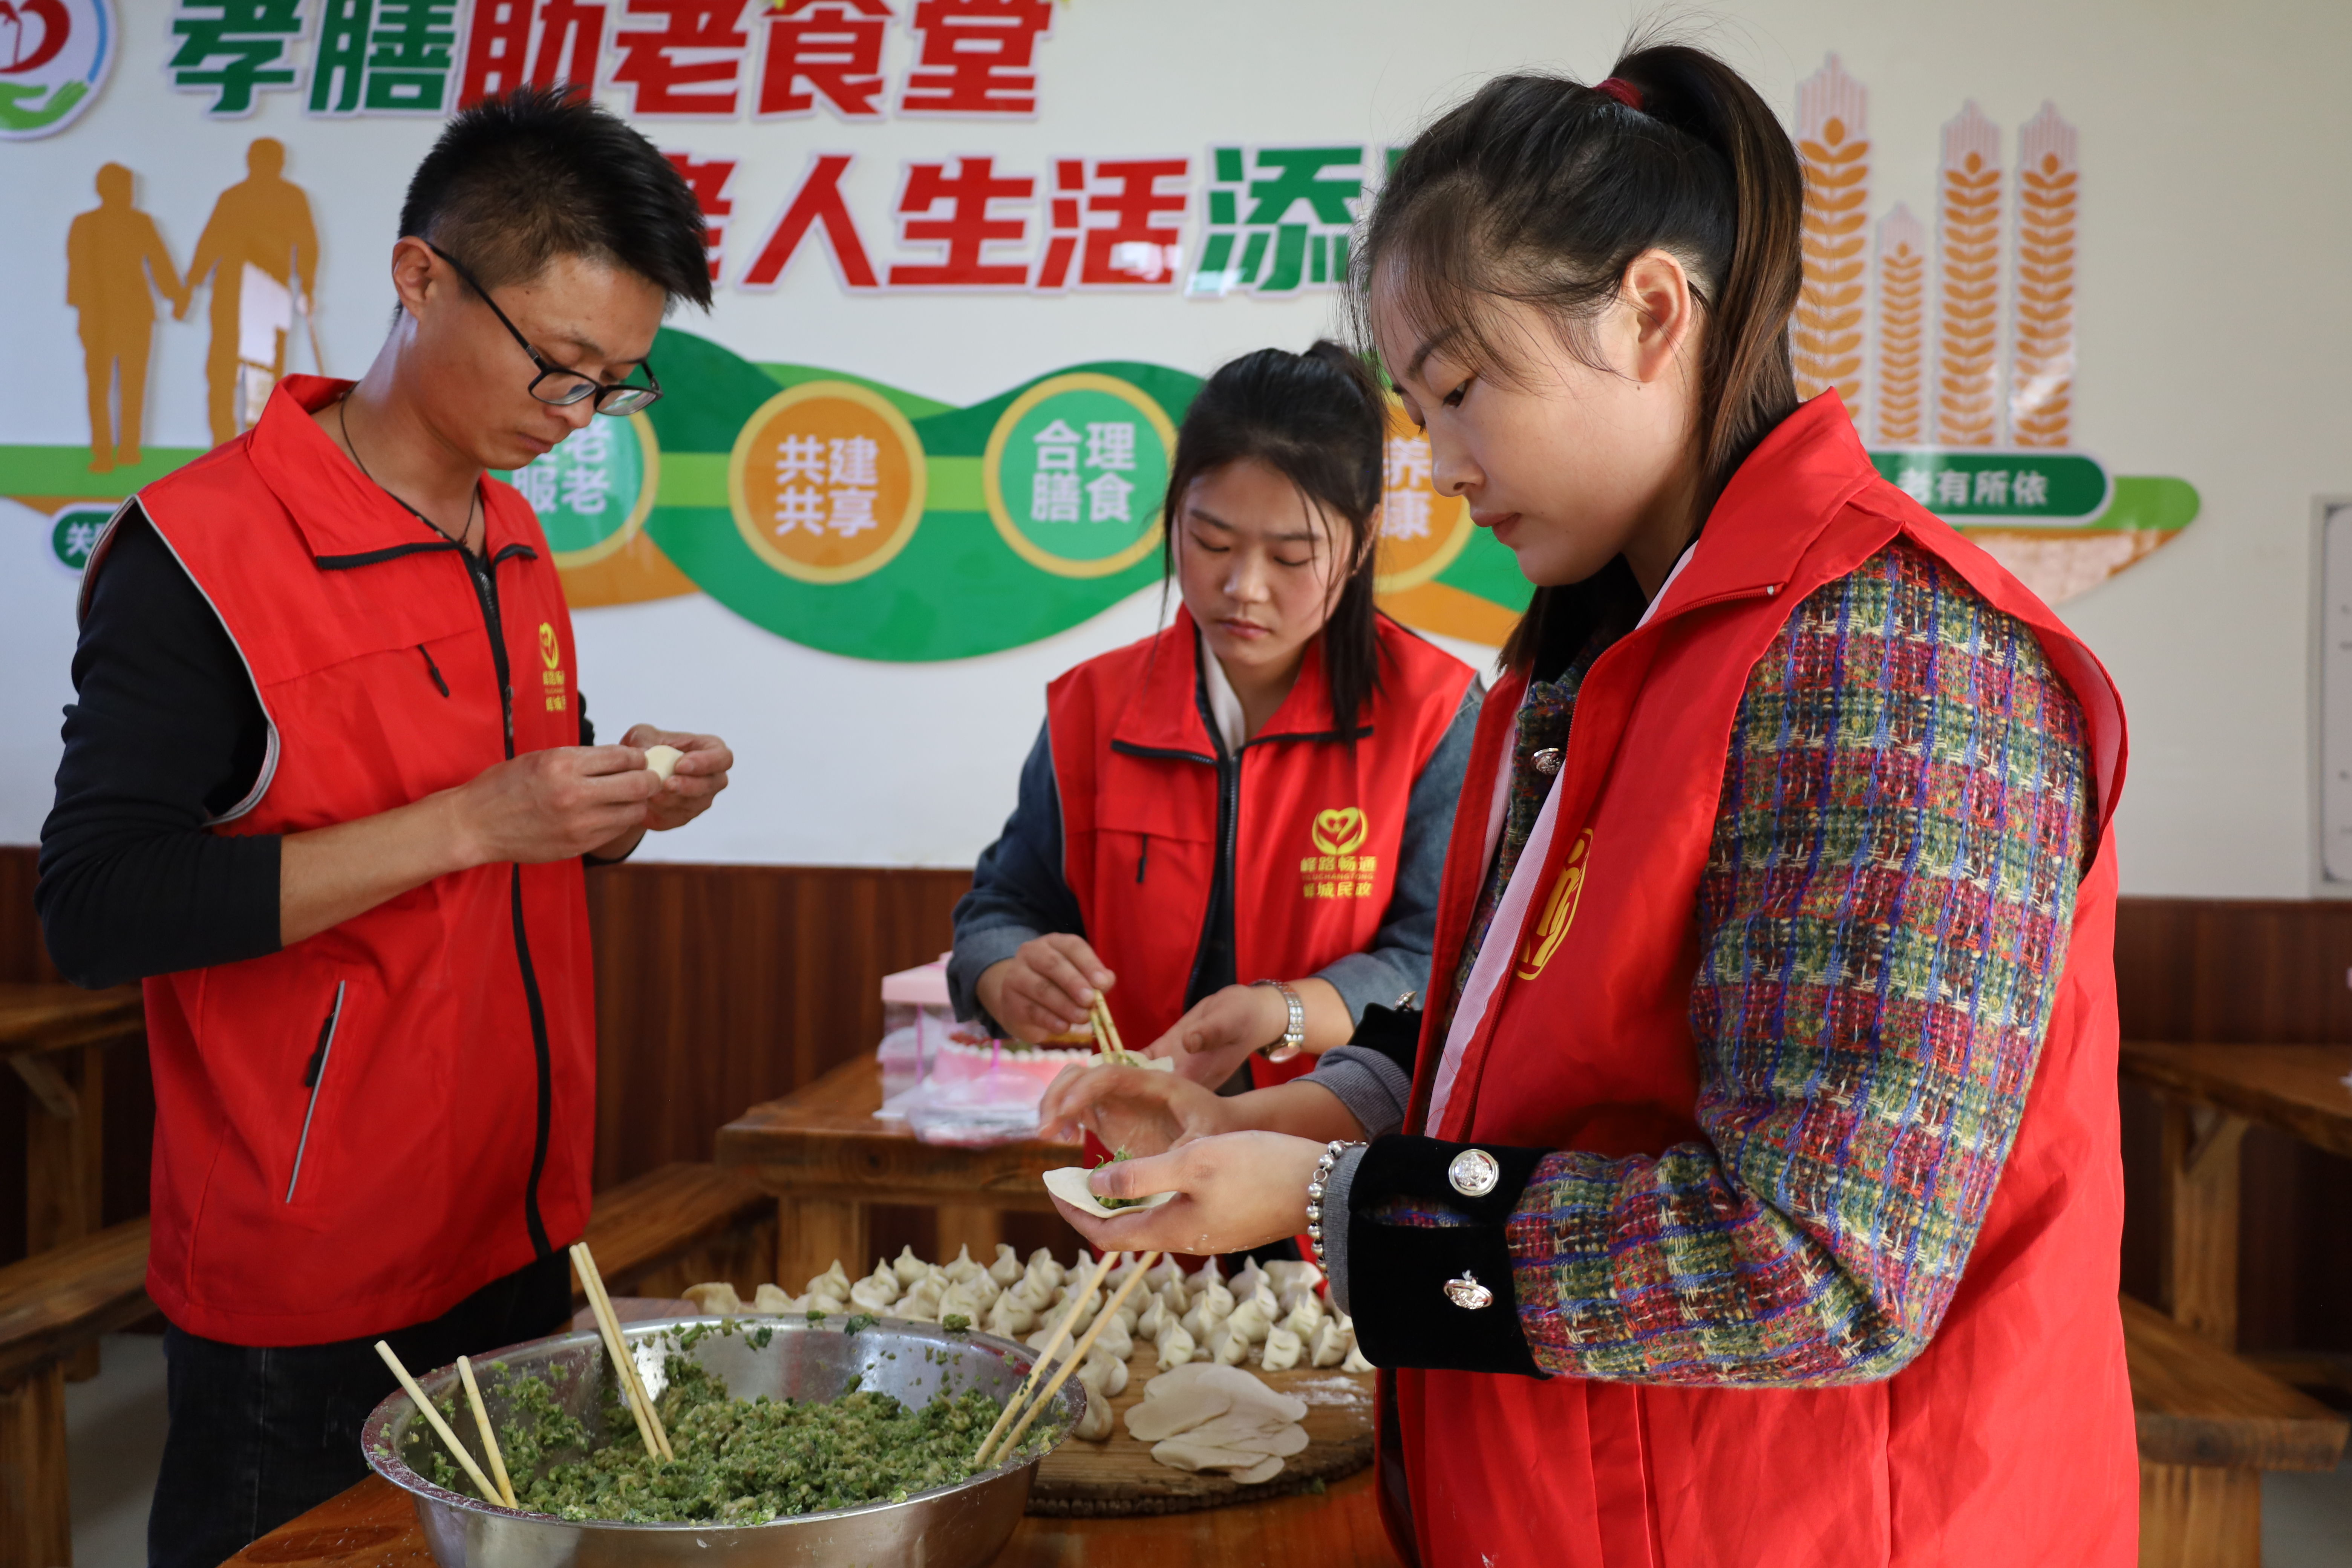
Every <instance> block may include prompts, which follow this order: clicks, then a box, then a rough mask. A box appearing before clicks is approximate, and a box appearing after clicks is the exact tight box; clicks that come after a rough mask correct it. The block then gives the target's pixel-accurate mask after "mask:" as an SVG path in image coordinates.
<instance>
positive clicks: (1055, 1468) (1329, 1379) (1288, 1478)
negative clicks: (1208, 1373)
mask: <svg viewBox="0 0 2352 1568" xmlns="http://www.w3.org/2000/svg"><path fill="white" fill-rule="evenodd" d="M1127 1366H1128V1382H1127V1391H1126V1392H1125V1393H1123V1394H1120V1395H1118V1397H1117V1398H1116V1399H1113V1400H1112V1401H1111V1402H1110V1409H1111V1435H1110V1436H1109V1437H1108V1439H1107V1440H1105V1441H1103V1442H1100V1443H1089V1442H1087V1440H1086V1439H1085V1438H1083V1437H1072V1438H1070V1439H1069V1440H1068V1441H1066V1442H1065V1443H1064V1444H1063V1445H1062V1446H1061V1447H1058V1448H1056V1449H1055V1450H1054V1452H1052V1453H1051V1454H1048V1455H1046V1456H1045V1460H1044V1461H1043V1462H1042V1463H1040V1464H1039V1465H1038V1467H1037V1477H1036V1479H1035V1480H1034V1482H1033V1483H1032V1484H1031V1486H1030V1489H1029V1511H1030V1512H1031V1513H1034V1514H1044V1515H1046V1516H1048V1517H1052V1518H1059V1519H1108V1518H1113V1517H1116V1516H1118V1515H1122V1514H1150V1513H1189V1512H1191V1511H1192V1510H1195V1509H1204V1508H1223V1507H1225V1506H1227V1505H1228V1504H1231V1503H1237V1502H1256V1501H1259V1500H1262V1499H1265V1498H1276V1497H1287V1496H1289V1495H1290V1494H1291V1493H1293V1492H1300V1491H1307V1490H1309V1489H1312V1488H1314V1487H1315V1486H1316V1485H1318V1483H1326V1482H1330V1481H1336V1480H1339V1479H1341V1478H1343V1477H1347V1476H1352V1475H1354V1474H1355V1473H1356V1472H1357V1471H1358V1470H1360V1469H1362V1468H1365V1467H1366V1466H1367V1465H1370V1463H1371V1462H1372V1376H1371V1373H1350V1372H1341V1371H1340V1370H1339V1368H1338V1367H1324V1368H1319V1369H1318V1368H1310V1367H1301V1368H1298V1369H1297V1371H1293V1372H1260V1371H1258V1369H1257V1368H1255V1367H1252V1368H1250V1369H1249V1370H1250V1372H1251V1373H1253V1374H1254V1375H1255V1376H1258V1377H1262V1378H1264V1379H1265V1384H1266V1386H1267V1387H1269V1388H1271V1389H1273V1390H1274V1391H1275V1392H1276V1393H1277V1394H1289V1395H1291V1396H1292V1397H1293V1398H1297V1399H1303V1400H1305V1401H1306V1402H1307V1419H1306V1420H1305V1421H1304V1422H1303V1423H1302V1425H1303V1426H1306V1428H1307V1447H1305V1448H1303V1449H1301V1450H1300V1451H1299V1452H1297V1453H1296V1454H1293V1455H1291V1456H1290V1457H1289V1458H1287V1459H1286V1460H1284V1461H1283V1466H1282V1472H1281V1474H1279V1475H1277V1476H1276V1477H1275V1478H1274V1479H1272V1480H1270V1481H1262V1482H1260V1483H1259V1484H1258V1485H1256V1486H1254V1487H1246V1486H1244V1485H1242V1484H1241V1483H1240V1482H1239V1481H1236V1480H1234V1479H1232V1478H1231V1477H1230V1476H1223V1475H1203V1474H1197V1473H1195V1472H1193V1471H1191V1470H1179V1469H1175V1468H1171V1467H1170V1466H1167V1465H1163V1464H1161V1463H1160V1461H1159V1460H1157V1459H1155V1458H1152V1457H1151V1445H1150V1444H1149V1443H1140V1442H1138V1441H1137V1440H1136V1439H1135V1438H1133V1437H1131V1436H1129V1435H1128V1430H1127V1413H1128V1411H1129V1409H1130V1408H1132V1407H1133V1406H1134V1405H1137V1404H1138V1403H1139V1402H1140V1401H1141V1400H1142V1398H1143V1385H1144V1384H1147V1383H1149V1382H1150V1381H1151V1379H1152V1378H1154V1377H1156V1376H1158V1375H1159V1373H1160V1360H1159V1352H1156V1351H1155V1350H1153V1349H1152V1347H1151V1346H1150V1345H1148V1344H1144V1345H1138V1346H1136V1347H1135V1354H1134V1355H1133V1356H1132V1357H1131V1358H1130V1359H1129V1362H1128V1363H1127Z"/></svg>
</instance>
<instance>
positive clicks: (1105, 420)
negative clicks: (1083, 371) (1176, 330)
mask: <svg viewBox="0 0 2352 1568" xmlns="http://www.w3.org/2000/svg"><path fill="white" fill-rule="evenodd" d="M1167 489H1168V452H1167V449H1166V447H1164V446H1163V445H1162V444H1161V441H1160V432H1159V431H1158V429H1157V428H1155V427H1154V426H1153V424H1152V421H1151V420H1150V417H1149V416H1147V415H1146V414H1145V413H1144V411H1143V410H1142V409H1140V408H1139V407H1137V406H1136V405H1134V404H1133V403H1130V402H1129V401H1128V400H1127V399H1125V398H1123V397H1120V396H1118V395H1116V394H1114V393H1109V392H1101V391H1097V390H1095V389H1093V388H1072V389H1070V390H1068V391H1064V392H1056V393H1055V394H1053V395H1050V396H1048V397H1046V398H1045V399H1044V400H1043V401H1041V402H1039V403H1038V404H1037V405H1035V406H1034V407H1033V408H1030V409H1029V410H1027V411H1026V412H1024V414H1022V415H1021V416H1020V417H1019V418H1017V419H1015V420H1014V421H1013V428H1012V430H1011V431H1010V432H1009V433H1008V434H1007V436H1006V438H1005V442H1004V447H1003V458H1002V461H1001V466H1000V467H999V468H998V479H997V495H996V500H998V502H999V503H1000V504H1001V505H1002V506H1003V508H1004V513H1005V515H1006V516H1007V517H1009V518H1011V520H1012V521H1013V528H1014V530H1015V531H1017V532H1019V534H1020V535H1021V537H1022V538H1024V539H1025V540H1027V541H1028V542H1030V543H1032V544H1034V545H1035V546H1036V547H1037V549H1038V550H1039V551H1040V552H1043V553H1044V554H1045V555H1047V556H1050V557H1052V558H1053V559H1054V560H1056V561H1068V562H1078V563H1093V562H1098V561H1106V560H1108V559H1109V558H1111V557H1113V556H1116V555H1120V554H1123V553H1126V552H1130V551H1132V550H1133V549H1134V547H1135V546H1136V544H1137V543H1138V542H1140V541H1142V540H1143V539H1144V537H1145V536H1146V535H1147V534H1149V533H1150V531H1151V529H1152V525H1153V524H1154V523H1155V522H1156V521H1158V520H1159V517H1160V497H1161V496H1162V495H1163V494H1164V493H1165V492H1166V491H1167Z"/></svg>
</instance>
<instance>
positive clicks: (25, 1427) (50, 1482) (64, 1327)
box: [0, 1219, 155, 1568]
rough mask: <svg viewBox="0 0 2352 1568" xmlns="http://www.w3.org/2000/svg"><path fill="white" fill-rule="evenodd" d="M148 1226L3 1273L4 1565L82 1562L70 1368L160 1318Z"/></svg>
mask: <svg viewBox="0 0 2352 1568" xmlns="http://www.w3.org/2000/svg"><path fill="white" fill-rule="evenodd" d="M153 1310H155V1309H154V1306H153V1304H152V1302H150V1301H149V1300H147V1222H146V1221H145V1220H143V1219H134V1220H130V1221H127V1222H125V1223H124V1224H121V1225H118V1226H110V1227H109V1228H107V1229H105V1230H101V1231H99V1232H97V1233H96V1234H95V1235H91V1236H85V1237H81V1238H80V1239H79V1240H78V1241H69V1242H67V1243H65V1244H63V1245H62V1246H58V1247H50V1248H49V1249H48V1250H47V1251H46V1252H37V1253H35V1254H34V1255H33V1256H32V1257H30V1258H26V1259H25V1260H24V1261H23V1262H21V1263H12V1264H10V1265H9V1266H8V1267H6V1268H0V1565H5V1568H18V1565H19V1564H22V1565H23V1568H58V1565H60V1564H63V1563H71V1562H72V1561H73V1510H72V1506H71V1502H70V1500H69V1494H68V1490H67V1486H66V1367H67V1363H68V1361H70V1360H72V1359H73V1358H74V1357H75V1356H76V1355H77V1353H78V1352H81V1351H83V1350H86V1349H87V1348H88V1347H89V1346H91V1345H94V1344H96V1343H97V1342H98V1338H99V1336H100V1334H107V1333H111V1332H113V1331H116V1330H118V1329H123V1328H128V1327H129V1326H130V1325H131V1324H132V1323H135V1322H137V1321H139V1320H140V1319H142V1318H143V1317H145V1316H147V1315H148V1314H149V1313H150V1312H152V1311H153Z"/></svg>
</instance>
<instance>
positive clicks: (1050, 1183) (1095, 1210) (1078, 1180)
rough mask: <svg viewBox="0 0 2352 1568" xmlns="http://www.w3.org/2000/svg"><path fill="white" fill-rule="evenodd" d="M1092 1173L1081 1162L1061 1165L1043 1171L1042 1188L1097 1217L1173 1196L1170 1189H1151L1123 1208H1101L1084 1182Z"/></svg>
mask: <svg viewBox="0 0 2352 1568" xmlns="http://www.w3.org/2000/svg"><path fill="white" fill-rule="evenodd" d="M1090 1174H1091V1172H1089V1171H1087V1168H1086V1167H1085V1166H1083V1165H1064V1166H1063V1167H1062V1168H1061V1169H1059V1170H1056V1171H1048V1172H1046V1173H1045V1190H1046V1191H1047V1192H1049V1193H1051V1194H1054V1195H1055V1197H1057V1198H1059V1199H1061V1200H1062V1201H1063V1202H1064V1203H1066V1204H1067V1205H1070V1206H1071V1207H1072V1208H1074V1209H1076V1210H1077V1211H1079V1212H1080V1213H1081V1214H1090V1215H1094V1216H1095V1217H1096V1218H1097V1219H1113V1218H1116V1217H1117V1216H1118V1215H1123V1214H1133V1213H1134V1212H1135V1211H1136V1210H1138V1209H1156V1208H1158V1207H1159V1206H1160V1205H1161V1204H1164V1203H1166V1202H1167V1201H1168V1200H1169V1199H1171V1198H1172V1197H1174V1196H1175V1195H1176V1194H1174V1193H1154V1194H1151V1195H1150V1197H1148V1198H1142V1199H1139V1200H1138V1201H1136V1202H1134V1203H1131V1204H1129V1205H1126V1206H1125V1207H1124V1208H1115V1209H1112V1208H1105V1207H1103V1205H1102V1201H1101V1200H1100V1199H1098V1198H1097V1197H1096V1196H1095V1194H1094V1193H1093V1192H1092V1190H1090V1189H1089V1188H1088V1187H1087V1176H1088V1175H1090Z"/></svg>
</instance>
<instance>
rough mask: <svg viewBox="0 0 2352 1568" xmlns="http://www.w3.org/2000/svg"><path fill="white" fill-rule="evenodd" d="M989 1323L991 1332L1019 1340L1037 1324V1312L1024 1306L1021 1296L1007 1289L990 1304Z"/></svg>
mask: <svg viewBox="0 0 2352 1568" xmlns="http://www.w3.org/2000/svg"><path fill="white" fill-rule="evenodd" d="M987 1323H988V1331H989V1332H990V1333H992V1334H1001V1335H1003V1337H1004V1338H1006V1339H1008V1340H1017V1339H1019V1338H1020V1337H1021V1336H1022V1335H1024V1334H1025V1333H1027V1332H1028V1331H1030V1330H1032V1329H1034V1328H1035V1327H1036V1326H1037V1314H1036V1313H1034V1312H1033V1311H1031V1310H1029V1309H1028V1308H1026V1307H1024V1306H1023V1305H1022V1304H1021V1302H1020V1300H1019V1298H1017V1297H1015V1296H1014V1295H1013V1292H1012V1291H1010V1290H1007V1291H1005V1292H1003V1294H1002V1295H1000V1296H998V1297H997V1298H996V1300H995V1301H994V1302H993V1303H992V1304H991V1305H990V1307H989V1309H988V1319H987Z"/></svg>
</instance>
